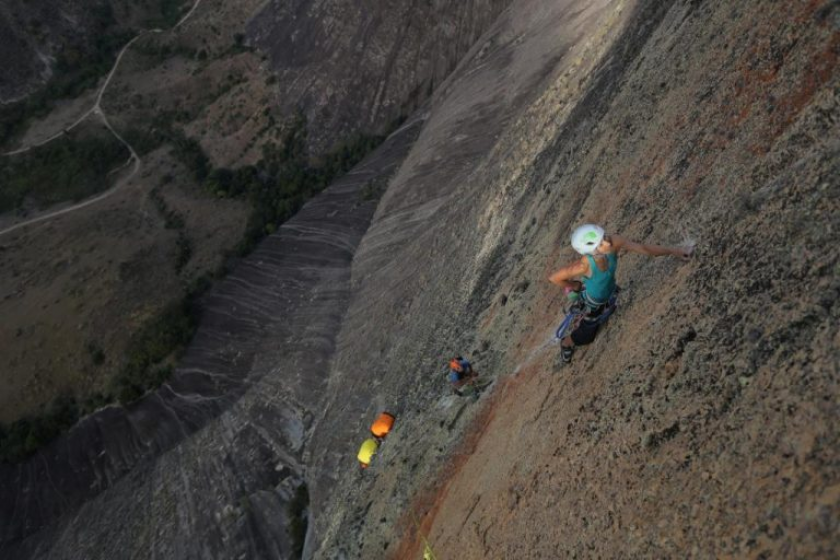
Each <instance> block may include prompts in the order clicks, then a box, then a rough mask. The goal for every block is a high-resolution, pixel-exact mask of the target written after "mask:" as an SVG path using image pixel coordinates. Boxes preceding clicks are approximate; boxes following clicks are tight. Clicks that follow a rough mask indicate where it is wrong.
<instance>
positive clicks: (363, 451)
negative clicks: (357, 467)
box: [358, 438, 379, 467]
mask: <svg viewBox="0 0 840 560" xmlns="http://www.w3.org/2000/svg"><path fill="white" fill-rule="evenodd" d="M378 449H379V443H378V442H377V441H376V440H375V439H373V438H371V439H366V440H365V441H364V442H363V443H362V447H360V448H359V455H358V459H359V462H360V463H361V464H362V466H363V467H367V466H368V465H369V464H370V460H371V459H373V456H374V455H376V451H377V450H378Z"/></svg>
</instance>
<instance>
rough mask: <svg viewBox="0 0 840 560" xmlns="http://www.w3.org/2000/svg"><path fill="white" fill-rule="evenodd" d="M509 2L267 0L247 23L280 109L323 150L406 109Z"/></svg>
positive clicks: (438, 79)
mask: <svg viewBox="0 0 840 560" xmlns="http://www.w3.org/2000/svg"><path fill="white" fill-rule="evenodd" d="M510 3H511V0H463V1H459V2H441V1H422V2H406V1H404V0H386V1H379V0H362V1H357V0H315V1H311V0H293V1H291V2H289V1H287V0H272V1H270V2H268V3H266V5H265V6H264V7H263V9H262V10H260V11H259V12H257V13H256V14H255V15H254V16H253V18H252V19H251V21H250V23H249V25H248V40H249V41H250V42H251V43H252V44H254V45H255V46H257V47H258V48H259V49H260V50H261V51H263V52H266V53H267V54H268V56H269V58H270V63H271V67H272V69H273V70H274V71H275V72H276V74H277V77H278V82H279V84H281V89H282V92H281V93H280V94H279V95H278V97H277V102H278V103H279V104H280V105H281V106H283V107H285V109H286V111H287V112H291V111H293V110H295V109H296V108H300V109H302V110H303V111H304V112H305V114H306V115H307V118H308V121H309V124H310V131H311V134H310V137H309V140H310V142H311V143H312V145H313V146H314V147H316V148H329V147H330V146H331V145H332V144H333V143H335V142H336V139H338V138H346V137H347V136H349V135H350V134H352V133H355V132H357V131H359V130H362V131H365V132H374V131H382V130H383V129H385V128H387V126H388V124H389V123H390V122H392V121H393V120H395V119H397V118H399V117H401V116H405V115H408V114H410V113H412V112H413V111H414V110H415V109H416V108H417V107H418V106H419V105H420V104H421V103H422V102H423V101H425V100H426V99H427V98H428V97H429V96H430V95H431V93H432V91H434V89H436V88H437V86H438V85H440V83H441V82H443V80H444V79H445V78H446V77H447V76H448V75H449V74H450V72H452V70H453V69H454V68H455V66H456V65H457V64H458V62H459V61H460V60H461V58H462V57H463V56H464V55H465V54H466V53H467V51H468V50H469V49H470V48H471V47H472V46H473V44H474V43H475V41H476V40H477V39H478V37H479V36H480V35H481V34H482V33H483V32H484V31H485V30H486V29H487V28H488V27H489V26H490V25H491V24H492V22H493V21H494V20H495V19H496V18H497V17H498V15H499V14H500V13H501V12H502V11H503V10H504V9H505V8H506V7H507V6H508V5H509V4H510Z"/></svg>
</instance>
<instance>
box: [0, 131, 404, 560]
mask: <svg viewBox="0 0 840 560" xmlns="http://www.w3.org/2000/svg"><path fill="white" fill-rule="evenodd" d="M420 122H421V121H420V120H419V119H415V120H414V121H412V122H410V123H408V124H406V125H405V126H404V127H403V129H401V131H399V132H398V133H396V134H395V135H393V136H392V137H391V138H390V139H389V140H388V141H387V142H386V143H385V144H384V145H383V146H382V147H381V148H379V149H378V150H377V151H376V152H375V153H374V154H372V155H371V156H370V157H369V158H368V159H367V160H365V161H364V162H363V163H362V164H360V165H359V166H358V167H357V168H355V169H354V170H353V171H352V172H351V173H350V174H348V175H347V176H346V177H344V178H343V179H341V180H339V181H338V182H337V183H336V184H334V185H333V186H331V187H330V188H329V189H327V190H326V191H325V192H324V193H323V194H321V195H319V196H318V197H317V198H316V199H314V200H313V201H311V202H310V203H309V204H307V205H306V206H305V207H304V208H303V210H301V212H300V213H299V214H298V215H297V216H295V218H293V219H292V220H290V221H289V222H287V223H286V224H284V225H283V226H282V227H281V228H280V230H279V231H278V233H276V234H274V235H272V236H271V237H270V238H268V239H267V240H266V241H265V242H264V243H263V244H261V246H260V247H259V249H258V250H257V251H255V252H254V253H253V254H252V255H251V256H249V257H248V258H247V259H246V260H245V261H243V262H242V263H241V264H240V265H239V266H238V267H237V269H236V271H235V272H233V273H232V274H231V275H230V276H229V277H228V278H226V279H225V280H224V281H223V282H222V283H221V284H220V285H219V286H218V287H217V288H215V289H213V291H212V293H211V294H210V296H209V297H208V301H207V302H206V311H205V312H204V315H203V318H202V324H201V328H200V329H199V332H198V334H197V335H196V338H195V339H194V341H193V343H192V344H191V346H190V348H189V351H188V352H187V355H186V356H185V358H184V360H183V362H182V364H181V366H180V367H179V368H178V370H177V371H176V373H175V375H174V378H173V380H172V381H171V382H169V383H167V384H166V385H164V386H163V387H162V388H161V389H160V390H159V391H157V392H156V393H155V394H153V395H150V396H149V397H147V398H145V399H144V400H142V401H141V402H140V403H138V404H137V405H136V406H133V407H131V408H130V409H127V410H126V409H123V408H119V407H111V408H107V409H104V410H102V411H100V412H98V413H96V414H94V415H92V416H90V417H88V418H86V419H85V420H84V421H82V422H81V423H79V424H78V425H77V426H76V427H75V428H74V429H73V430H72V431H71V432H70V433H69V434H68V435H67V436H66V437H63V438H61V439H60V440H58V441H56V442H54V444H52V445H50V446H48V447H47V448H46V449H44V451H43V452H40V453H38V454H37V455H36V456H34V457H33V458H32V459H30V460H29V461H27V462H26V463H24V464H22V465H18V466H14V467H9V466H3V467H2V470H0V504H2V505H0V508H2V509H0V518H2V520H3V525H2V531H3V532H2V543H1V544H0V547H1V548H0V550H2V552H3V557H4V558H27V557H33V558H34V557H38V558H80V559H81V558H85V559H89V558H114V557H122V556H123V555H124V554H125V552H126V551H138V552H139V551H146V553H148V554H152V555H156V556H157V555H159V556H162V557H169V558H210V557H213V558H236V557H238V556H239V555H240V554H245V555H246V557H260V558H268V557H273V558H284V557H288V556H289V554H290V552H289V542H288V537H287V534H286V526H287V522H286V515H287V513H286V508H285V503H286V502H287V501H288V500H289V498H290V497H291V495H292V492H293V490H294V488H295V486H296V485H297V484H299V483H300V481H301V474H302V466H301V454H302V452H303V448H304V444H305V440H306V434H307V431H308V430H309V428H310V424H311V419H312V416H313V412H314V409H315V408H316V406H317V404H318V402H319V401H320V395H321V391H322V390H323V387H324V385H325V383H326V379H327V374H328V371H329V358H330V356H331V355H332V351H333V347H334V344H335V337H336V335H337V332H338V326H339V322H340V320H341V317H342V314H343V310H344V308H345V307H346V304H347V301H348V295H349V286H350V262H351V260H352V257H353V254H354V252H355V249H356V247H357V245H358V243H359V241H360V239H361V236H362V234H363V233H364V231H365V230H366V228H367V225H368V223H369V221H370V218H371V216H372V214H373V210H374V208H375V206H376V203H375V200H366V199H365V197H364V196H363V192H362V191H363V188H364V187H365V185H368V184H369V183H370V181H373V180H379V181H382V180H383V178H386V177H387V176H389V175H390V174H392V173H393V172H394V170H395V168H396V166H397V165H398V163H399V161H400V159H401V158H402V157H403V156H404V154H405V152H406V150H407V148H408V146H410V144H411V141H412V140H413V138H414V136H415V135H416V130H417V128H418V127H419V124H420Z"/></svg>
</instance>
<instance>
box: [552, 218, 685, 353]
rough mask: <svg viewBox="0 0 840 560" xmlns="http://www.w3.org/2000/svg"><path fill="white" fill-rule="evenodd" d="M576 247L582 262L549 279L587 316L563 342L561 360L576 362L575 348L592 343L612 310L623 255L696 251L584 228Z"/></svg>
mask: <svg viewBox="0 0 840 560" xmlns="http://www.w3.org/2000/svg"><path fill="white" fill-rule="evenodd" d="M572 247H573V248H574V250H575V251H577V252H578V253H579V254H580V255H581V258H580V259H579V260H578V261H577V262H575V263H573V264H570V265H568V266H565V267H563V268H561V269H560V270H558V271H557V272H555V273H554V274H552V275H551V276H549V281H551V282H552V283H554V284H557V285H558V286H562V287H563V288H564V289H565V291H566V293H567V295H568V296H570V297H579V298H580V299H581V300H582V302H583V304H584V305H585V306H586V312H585V314H584V317H583V319H582V320H581V322H580V324H579V325H578V327H577V328H576V329H575V330H574V331H572V333H571V334H570V335H569V336H566V337H565V338H564V339H563V340H562V342H561V357H562V359H563V361H564V362H566V363H568V362H571V361H572V353H573V352H574V348H575V346H583V345H586V344H589V343H591V342H592V341H593V340H594V339H595V335H596V334H598V328H599V327H600V325H601V324H602V321H599V318H600V317H601V316H602V315H603V314H604V313H606V312H607V311H608V310H609V301H610V298H611V297H612V295H613V294H614V293H615V291H616V284H615V271H616V269H617V268H618V254H619V252H620V251H627V252H630V253H638V254H640V255H647V256H649V257H665V256H673V257H678V258H681V259H683V260H688V259H689V258H691V254H692V252H693V250H694V248H693V247H661V246H659V245H645V244H643V243H636V242H634V241H630V240H629V239H626V238H624V237H621V236H620V235H607V234H606V233H604V228H602V227H601V226H598V225H594V224H584V225H582V226H580V227H578V228H577V229H575V231H574V232H573V233H572Z"/></svg>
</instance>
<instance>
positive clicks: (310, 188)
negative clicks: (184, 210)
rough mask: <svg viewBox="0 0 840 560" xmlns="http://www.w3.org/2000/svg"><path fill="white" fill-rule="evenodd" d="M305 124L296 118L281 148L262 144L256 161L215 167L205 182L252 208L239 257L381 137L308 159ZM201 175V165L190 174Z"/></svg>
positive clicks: (347, 143)
mask: <svg viewBox="0 0 840 560" xmlns="http://www.w3.org/2000/svg"><path fill="white" fill-rule="evenodd" d="M306 134H307V133H306V120H305V118H304V117H303V115H302V114H298V115H297V116H296V118H295V120H294V121H293V123H292V125H291V126H290V128H289V129H288V130H287V131H286V133H285V135H284V136H283V138H282V140H281V142H280V144H279V145H278V144H275V143H269V144H266V145H265V146H263V157H262V159H261V160H260V161H259V163H257V164H255V165H249V166H245V167H240V168H238V169H235V170H231V169H226V168H219V169H214V170H213V171H212V172H211V173H210V174H209V175H208V177H207V180H206V181H205V182H204V185H205V187H206V188H207V189H208V190H209V191H210V192H211V193H213V194H215V195H216V196H219V197H240V198H247V199H248V200H250V202H251V206H252V208H253V210H252V212H251V216H250V218H249V220H248V225H247V227H246V231H245V237H244V239H243V240H242V241H241V242H240V244H239V248H238V251H239V254H241V255H244V254H247V253H249V252H250V251H251V250H252V249H253V248H254V247H255V246H256V244H257V242H259V241H260V239H262V238H263V237H265V236H266V235H268V234H270V233H273V232H274V231H276V229H277V226H278V225H279V224H281V223H283V222H285V221H286V220H288V219H289V218H291V217H292V216H293V215H294V214H295V213H296V212H297V211H298V210H299V209H300V208H301V207H302V206H303V204H304V203H305V202H306V201H307V200H309V199H310V198H312V196H314V195H315V194H317V193H319V192H320V191H321V190H323V189H324V188H325V187H326V186H327V185H329V184H330V183H331V182H332V181H333V180H334V179H335V178H337V177H338V176H340V175H343V174H344V173H346V172H347V171H349V170H350V169H352V168H353V166H354V165H356V164H357V163H359V162H360V161H361V160H362V158H364V157H365V156H366V155H367V154H369V153H370V152H371V151H372V150H373V149H374V148H375V147H377V146H378V145H379V144H380V143H382V141H383V140H384V139H385V137H384V136H379V135H363V134H358V135H355V136H353V137H351V138H350V139H348V140H346V141H344V142H342V143H340V144H339V145H338V146H336V147H335V148H334V149H333V150H331V151H330V152H329V153H327V154H326V155H324V156H322V157H320V158H317V159H312V158H310V157H309V156H308V153H307V150H306ZM199 171H200V166H197V168H196V169H195V170H194V174H197V173H198V172H199Z"/></svg>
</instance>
